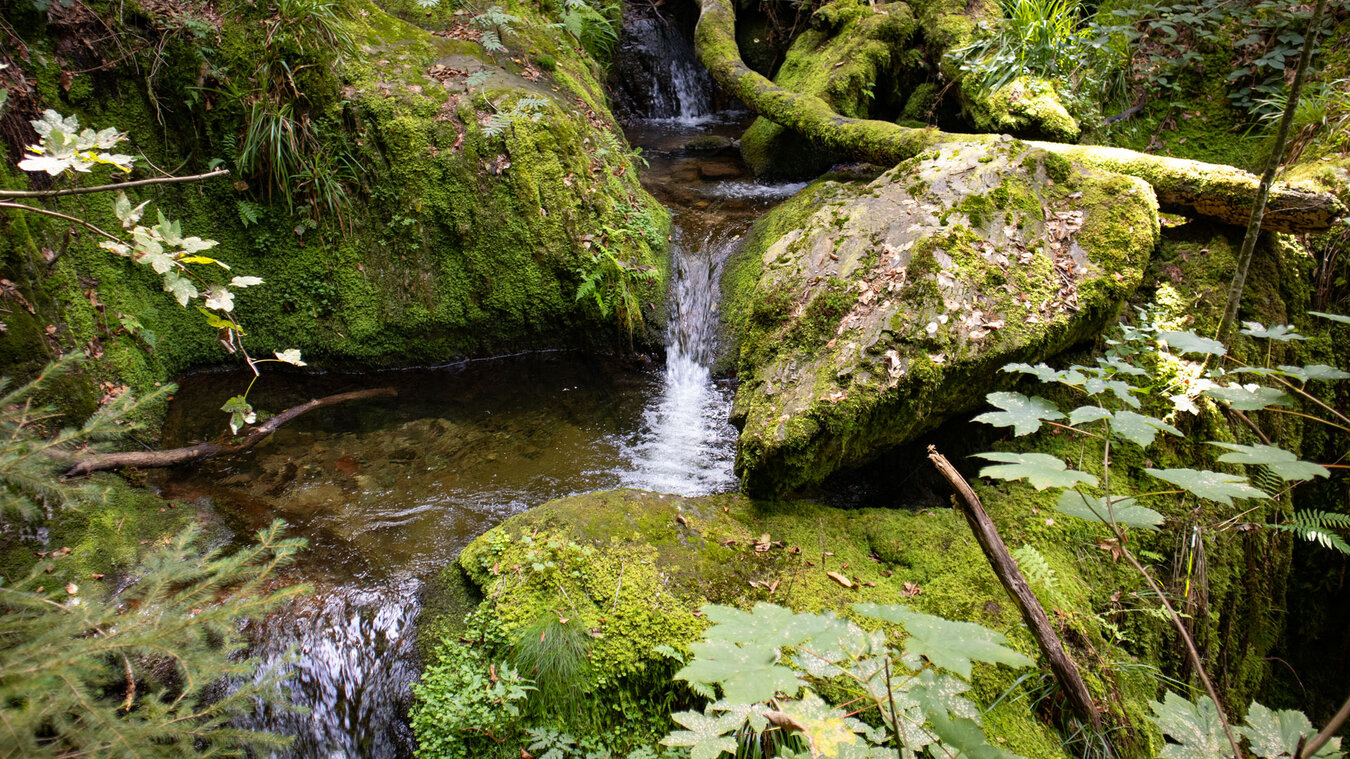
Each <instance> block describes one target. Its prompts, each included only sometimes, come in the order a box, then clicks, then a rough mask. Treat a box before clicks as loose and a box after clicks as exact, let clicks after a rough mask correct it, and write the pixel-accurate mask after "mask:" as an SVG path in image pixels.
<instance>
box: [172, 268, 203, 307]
mask: <svg viewBox="0 0 1350 759" xmlns="http://www.w3.org/2000/svg"><path fill="white" fill-rule="evenodd" d="M164 290H165V291H166V292H170V293H173V297H174V298H175V299H176V300H177V301H178V305H180V306H186V305H187V304H188V301H190V300H192V299H193V298H195V297H197V294H198V293H197V286H196V285H194V284H192V280H190V279H188V278H187V277H184V276H181V275H179V274H178V272H174V271H171V272H168V273H166V274H165V275H164Z"/></svg>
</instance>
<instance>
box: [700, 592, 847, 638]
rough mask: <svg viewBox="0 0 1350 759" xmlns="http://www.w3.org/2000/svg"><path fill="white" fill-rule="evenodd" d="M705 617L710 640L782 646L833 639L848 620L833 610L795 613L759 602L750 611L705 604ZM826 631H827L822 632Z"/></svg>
mask: <svg viewBox="0 0 1350 759" xmlns="http://www.w3.org/2000/svg"><path fill="white" fill-rule="evenodd" d="M703 614H704V617H705V618H706V619H707V620H708V621H709V622H712V623H713V624H712V627H709V628H708V630H707V631H706V632H705V633H704V638H705V639H707V640H710V641H714V640H715V641H726V642H728V643H752V644H756V645H765V646H771V647H773V648H782V647H786V646H798V645H801V644H802V643H805V642H806V641H808V640H812V639H815V638H819V637H822V636H823V637H825V638H828V639H829V640H828V641H826V642H830V641H833V640H834V639H836V638H837V637H838V636H839V634H840V632H841V631H842V630H844V629H845V628H846V627H847V623H846V622H844V621H842V620H840V619H838V618H837V617H835V616H834V615H832V614H829V615H826V614H798V613H796V612H794V611H792V610H791V609H785V608H783V607H782V606H776V605H774V604H770V603H764V602H760V603H757V604H755V606H754V608H752V609H751V610H750V611H741V610H740V609H737V608H735V607H732V606H719V605H717V604H708V605H707V606H704V607H703ZM826 633H828V635H825V634H826Z"/></svg>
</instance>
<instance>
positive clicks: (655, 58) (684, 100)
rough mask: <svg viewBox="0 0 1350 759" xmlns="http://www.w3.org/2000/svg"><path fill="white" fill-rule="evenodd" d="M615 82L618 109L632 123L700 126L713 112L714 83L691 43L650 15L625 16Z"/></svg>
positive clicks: (635, 11)
mask: <svg viewBox="0 0 1350 759" xmlns="http://www.w3.org/2000/svg"><path fill="white" fill-rule="evenodd" d="M612 79H613V80H614V81H615V82H616V83H617V85H618V86H617V88H616V92H615V100H616V103H615V104H616V106H617V107H618V109H619V110H620V111H622V112H623V114H624V115H625V116H626V117H628V118H635V119H644V120H651V119H662V120H671V121H675V122H681V123H686V124H697V123H699V122H700V121H703V120H705V119H707V118H708V117H709V116H712V115H713V113H714V112H715V109H714V107H713V102H712V78H711V77H710V76H709V75H708V71H707V69H705V68H703V67H702V66H700V65H699V64H698V61H697V59H696V57H695V55H694V46H693V44H691V43H690V42H689V40H687V39H685V37H684V35H683V34H681V33H680V30H679V29H678V28H676V25H675V24H674V23H673V22H672V21H671V20H669V19H667V18H664V17H663V16H661V15H660V14H657V13H655V12H652V11H646V10H644V9H640V8H636V7H630V8H629V9H628V10H627V11H626V15H625V19H624V26H623V32H622V34H621V35H620V37H619V49H618V54H617V55H616V56H615V59H614V70H613V76H612Z"/></svg>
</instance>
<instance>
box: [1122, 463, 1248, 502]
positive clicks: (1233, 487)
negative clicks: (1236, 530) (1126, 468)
mask: <svg viewBox="0 0 1350 759" xmlns="http://www.w3.org/2000/svg"><path fill="white" fill-rule="evenodd" d="M1144 471H1145V472H1148V473H1149V474H1151V475H1153V476H1154V477H1157V478H1158V479H1160V480H1164V481H1166V482H1170V483H1172V484H1173V485H1176V486H1177V487H1179V488H1182V489H1184V490H1187V491H1190V492H1191V493H1194V494H1195V495H1198V496H1200V497H1201V498H1205V499H1208V500H1211V501H1218V502H1219V503H1222V504H1224V505H1225V506H1232V505H1233V499H1234V498H1269V497H1270V496H1269V495H1267V494H1266V493H1265V492H1264V491H1261V490H1259V489H1257V488H1254V487H1252V486H1251V483H1249V482H1248V481H1247V478H1246V477H1242V476H1240V475H1236V474H1224V473H1223V472H1211V471H1208V470H1203V469H1145V470H1144Z"/></svg>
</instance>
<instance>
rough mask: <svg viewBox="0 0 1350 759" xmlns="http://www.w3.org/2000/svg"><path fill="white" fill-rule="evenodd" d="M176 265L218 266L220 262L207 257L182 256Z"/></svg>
mask: <svg viewBox="0 0 1350 759" xmlns="http://www.w3.org/2000/svg"><path fill="white" fill-rule="evenodd" d="M178 263H180V264H218V263H220V262H219V261H217V260H216V259H214V258H210V257H208V256H184V257H182V258H180V259H178Z"/></svg>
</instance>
